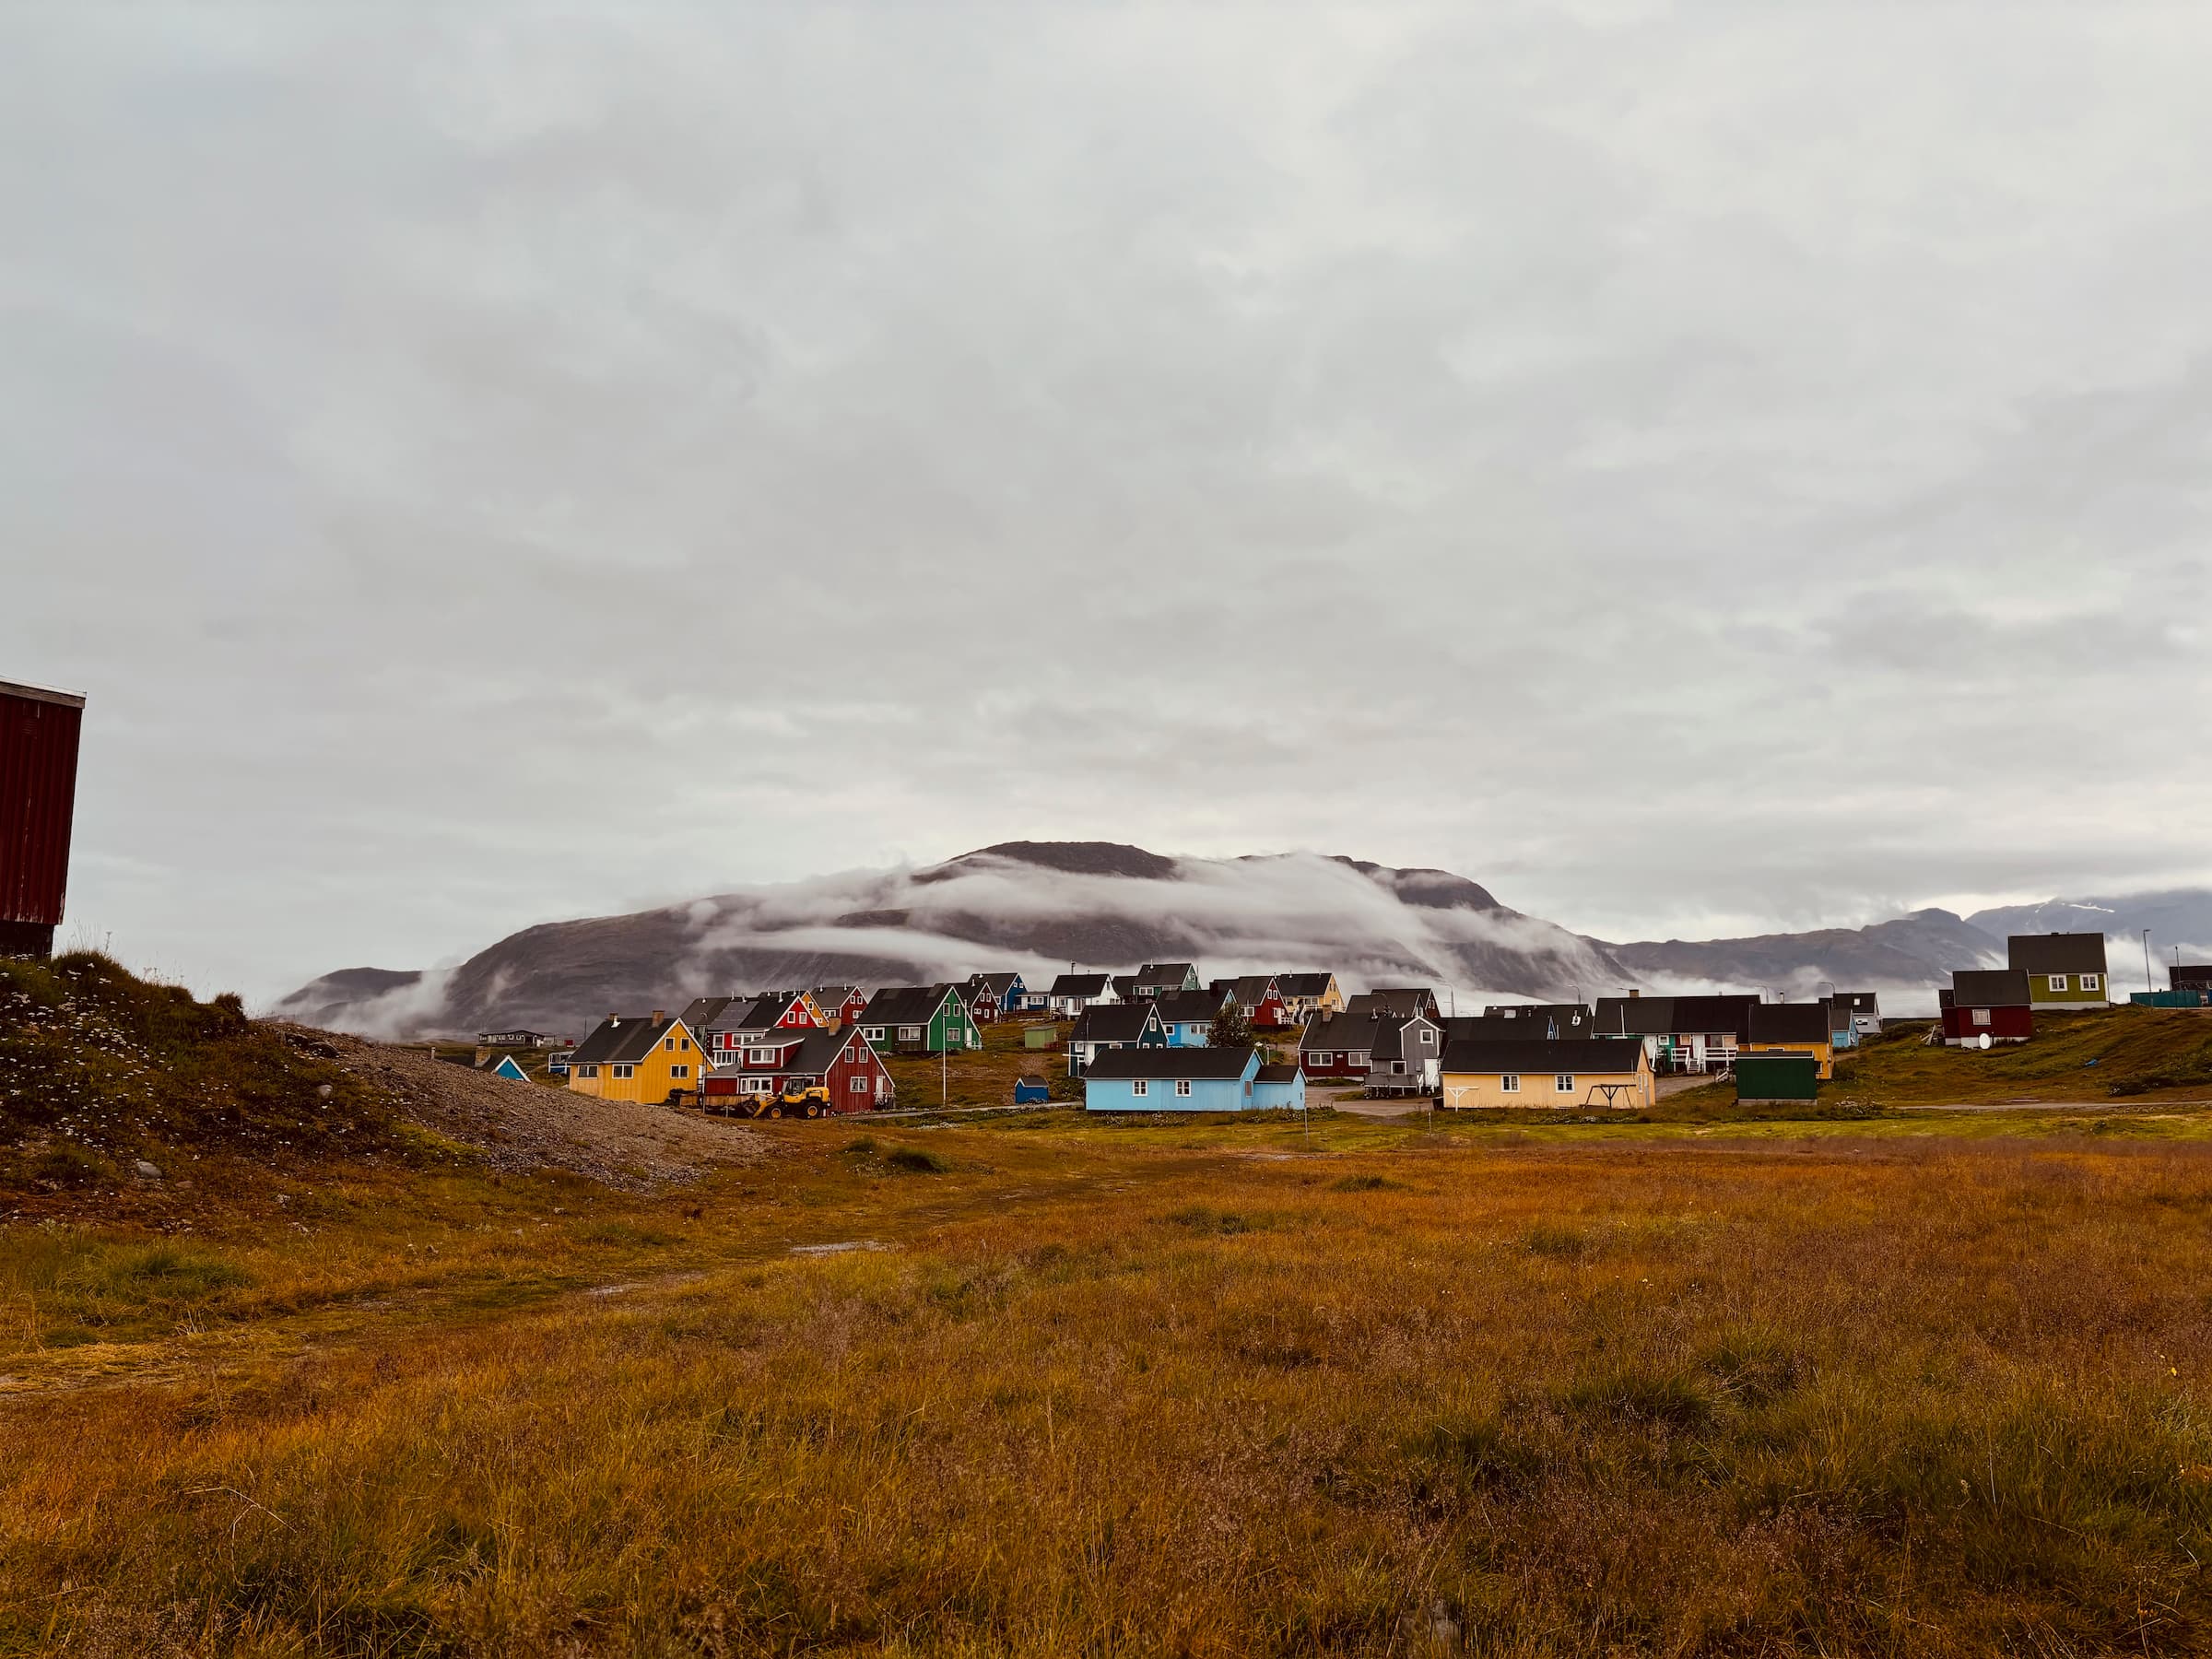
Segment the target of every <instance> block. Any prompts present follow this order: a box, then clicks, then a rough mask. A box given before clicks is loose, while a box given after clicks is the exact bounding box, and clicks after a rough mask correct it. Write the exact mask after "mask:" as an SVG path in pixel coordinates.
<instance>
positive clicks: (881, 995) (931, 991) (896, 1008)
mask: <svg viewBox="0 0 2212 1659" xmlns="http://www.w3.org/2000/svg"><path fill="white" fill-rule="evenodd" d="M951 989H952V987H951V986H949V985H886V986H885V987H884V988H883V989H882V990H880V991H878V992H877V993H876V994H875V995H873V996H871V997H869V998H868V1006H866V1007H865V1008H864V1009H862V1010H861V1015H860V1018H859V1019H857V1020H856V1021H854V1022H853V1023H854V1024H856V1025H869V1026H895V1025H915V1026H925V1025H927V1024H928V1023H929V1022H930V1021H931V1020H933V1019H935V1018H936V1017H937V1009H938V1008H939V1006H942V1005H943V1003H944V1001H945V997H946V994H947V992H949V991H950V990H951Z"/></svg>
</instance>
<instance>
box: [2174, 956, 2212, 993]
mask: <svg viewBox="0 0 2212 1659" xmlns="http://www.w3.org/2000/svg"><path fill="white" fill-rule="evenodd" d="M2166 982H2167V984H2169V985H2170V986H2171V987H2172V988H2173V989H2174V990H2176V991H2180V990H2183V989H2184V988H2185V987H2187V986H2191V985H2212V965H2207V964H2206V963H2203V962H2176V963H2175V964H2174V965H2173V966H2172V967H2171V968H2169V969H2167V970H2166Z"/></svg>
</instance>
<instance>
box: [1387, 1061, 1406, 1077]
mask: <svg viewBox="0 0 2212 1659" xmlns="http://www.w3.org/2000/svg"><path fill="white" fill-rule="evenodd" d="M1390 1075H1391V1076H1392V1077H1404V1076H1405V1075H1406V1062H1405V1061H1403V1060H1393V1061H1392V1062H1391V1063H1390Z"/></svg>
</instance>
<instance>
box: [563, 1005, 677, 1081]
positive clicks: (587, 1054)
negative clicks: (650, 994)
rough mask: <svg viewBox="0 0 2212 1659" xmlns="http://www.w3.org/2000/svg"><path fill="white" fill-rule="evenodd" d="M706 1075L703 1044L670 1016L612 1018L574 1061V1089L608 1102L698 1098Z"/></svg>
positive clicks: (571, 1062) (585, 1042)
mask: <svg viewBox="0 0 2212 1659" xmlns="http://www.w3.org/2000/svg"><path fill="white" fill-rule="evenodd" d="M705 1071H706V1056H705V1055H704V1054H702V1053H700V1047H699V1039H698V1038H697V1037H695V1036H693V1035H692V1032H691V1028H690V1027H689V1026H688V1025H686V1024H685V1023H684V1022H683V1021H682V1020H681V1019H671V1018H669V1017H668V1014H667V1012H666V1010H665V1009H661V1008H655V1009H654V1010H653V1012H652V1013H651V1014H650V1015H646V1016H642V1017H641V1016H639V1015H636V1014H609V1015H608V1016H607V1017H606V1020H605V1021H604V1022H602V1024H601V1025H600V1027H599V1029H598V1030H595V1031H594V1032H593V1033H592V1034H591V1035H590V1036H589V1037H586V1038H585V1039H584V1040H583V1041H582V1042H580V1043H578V1044H577V1045H576V1052H575V1053H572V1054H571V1055H570V1056H569V1088H571V1089H572V1090H573V1091H574V1092H576V1093H577V1094H587V1095H596V1096H597V1097H598V1098H599V1099H601V1100H646V1101H651V1102H655V1103H657V1102H659V1101H662V1100H666V1099H667V1098H668V1097H669V1096H670V1095H672V1094H676V1093H677V1092H679V1091H680V1092H682V1093H686V1094H690V1093H694V1092H696V1091H697V1090H698V1089H699V1088H700V1080H701V1078H702V1077H703V1076H704V1074H705Z"/></svg>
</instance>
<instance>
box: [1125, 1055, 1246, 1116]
mask: <svg viewBox="0 0 2212 1659" xmlns="http://www.w3.org/2000/svg"><path fill="white" fill-rule="evenodd" d="M1259 1070H1260V1057H1259V1055H1258V1054H1256V1053H1253V1051H1252V1050H1250V1049H1218V1048H1206V1049H1193V1048H1149V1049H1147V1048H1124V1049H1111V1050H1109V1051H1108V1052H1107V1053H1103V1054H1100V1056H1099V1057H1098V1058H1097V1059H1095V1060H1093V1061H1092V1062H1091V1063H1090V1069H1089V1070H1088V1072H1086V1073H1085V1074H1084V1077H1083V1109H1084V1110H1085V1111H1086V1112H1249V1111H1250V1110H1251V1109H1252V1104H1253V1100H1252V1086H1253V1078H1254V1077H1257V1076H1258V1075H1259Z"/></svg>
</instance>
